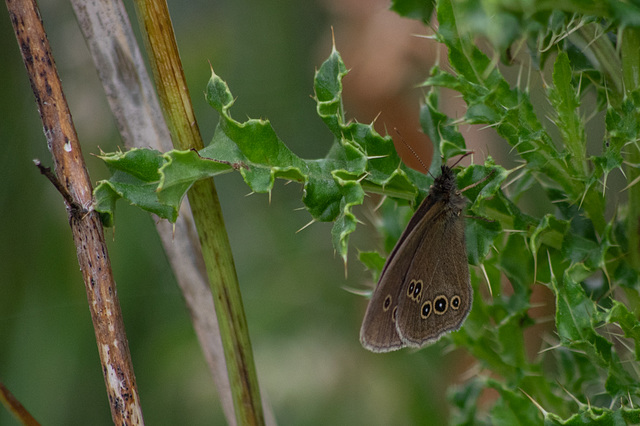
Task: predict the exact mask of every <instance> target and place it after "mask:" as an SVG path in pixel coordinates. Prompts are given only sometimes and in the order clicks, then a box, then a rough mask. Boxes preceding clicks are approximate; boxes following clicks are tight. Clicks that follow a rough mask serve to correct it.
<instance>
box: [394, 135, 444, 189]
mask: <svg viewBox="0 0 640 426" xmlns="http://www.w3.org/2000/svg"><path fill="white" fill-rule="evenodd" d="M393 130H395V131H396V133H397V134H398V137H399V138H400V140H401V141H402V143H403V144H404V146H406V147H407V148H409V151H411V153H412V154H413V156H414V157H416V160H418V162H419V163H420V165H421V166H422V168H423V169H424V170H425V172H427V174H430V175H431V172H430V171H429V168H428V167H427V166H426V165H425V164H424V161H422V158H420V156H419V155H418V153H417V152H416V151H415V150H414V149H413V148H412V147H411V145H409V144H408V143H407V141H406V140H404V138H403V137H402V135H401V134H400V131H399V130H398V128H397V127H394V128H393ZM431 177H433V178H435V176H433V175H431Z"/></svg>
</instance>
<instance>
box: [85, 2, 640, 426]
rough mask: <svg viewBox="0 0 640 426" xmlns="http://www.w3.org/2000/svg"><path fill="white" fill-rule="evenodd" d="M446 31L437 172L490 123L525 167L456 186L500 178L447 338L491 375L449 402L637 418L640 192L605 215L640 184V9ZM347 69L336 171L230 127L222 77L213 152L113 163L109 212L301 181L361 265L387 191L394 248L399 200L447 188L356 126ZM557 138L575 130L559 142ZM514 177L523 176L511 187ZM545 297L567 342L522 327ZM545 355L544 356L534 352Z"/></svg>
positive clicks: (555, 419) (494, 16) (329, 114)
mask: <svg viewBox="0 0 640 426" xmlns="http://www.w3.org/2000/svg"><path fill="white" fill-rule="evenodd" d="M430 4H431V3H430V2H428V1H426V2H416V1H410V0H407V1H401V0H396V1H394V2H393V6H392V7H393V9H394V10H396V11H398V12H399V13H401V14H402V15H404V16H409V17H412V18H416V19H419V20H422V21H425V22H427V21H429V17H430V10H431V9H430V6H429V5H430ZM437 18H438V20H437V21H438V25H439V27H438V30H437V33H436V35H435V38H436V40H437V41H438V42H440V43H442V44H444V45H445V46H446V48H447V50H448V59H449V66H447V67H445V66H439V65H437V66H435V67H434V68H433V69H432V70H431V74H430V76H429V77H428V78H427V79H426V80H425V82H424V86H425V87H428V88H429V91H428V93H427V94H426V97H425V103H424V106H423V108H422V110H421V123H422V126H423V129H424V131H425V133H426V134H427V135H428V136H429V137H430V138H431V140H432V141H433V143H434V148H435V151H436V153H437V155H436V156H435V159H434V164H432V166H431V170H432V171H433V170H436V169H437V167H438V165H439V162H440V161H441V160H440V155H442V157H444V158H445V159H446V158H450V157H452V156H456V155H459V154H461V153H464V152H465V151H466V144H465V140H464V138H463V136H462V134H461V133H460V132H459V131H458V125H459V124H460V123H465V124H481V125H483V126H490V127H492V128H493V129H495V131H496V132H497V134H498V135H499V136H500V138H501V140H503V141H504V142H506V144H508V145H509V146H510V149H511V151H512V155H514V156H516V157H517V159H518V160H520V161H521V162H522V163H523V164H522V166H521V167H518V168H515V169H512V170H507V169H505V168H503V167H501V166H499V165H496V164H495V163H494V161H493V160H492V159H489V160H487V162H486V163H485V164H484V165H474V166H471V167H468V168H465V169H464V170H461V171H460V172H459V174H458V184H459V186H460V187H466V186H468V185H470V184H472V183H473V182H477V181H478V180H480V179H482V178H483V177H485V176H488V175H489V174H491V176H490V178H489V179H488V180H487V181H486V182H484V183H483V185H480V186H478V187H475V188H473V189H472V190H469V191H467V192H465V195H466V196H467V197H469V199H470V203H469V206H468V215H469V216H470V219H469V220H467V248H468V256H469V263H470V264H471V265H474V266H473V267H472V284H473V286H474V288H475V292H476V295H477V296H476V297H475V298H474V305H473V308H472V311H471V313H470V315H469V317H468V319H467V321H466V323H465V325H464V326H463V328H462V329H461V330H460V331H459V332H457V333H454V334H452V335H451V336H450V338H449V339H450V340H451V341H452V342H453V343H455V344H456V345H458V346H461V347H464V348H466V350H468V351H469V352H470V353H471V354H472V355H473V356H474V357H475V359H476V360H477V362H478V363H479V365H480V366H481V368H482V369H483V370H484V371H485V372H486V373H483V374H482V375H480V376H478V377H476V378H475V379H473V380H470V381H469V382H467V383H465V384H463V385H460V386H459V387H458V388H457V389H455V390H453V391H452V392H451V402H452V405H453V406H454V407H455V408H456V411H455V412H454V414H453V416H454V418H453V420H454V421H455V422H456V423H460V424H509V425H512V424H523V425H526V424H541V423H543V422H544V423H545V424H568V425H573V424H584V423H589V424H632V423H638V422H639V421H640V409H637V408H634V407H637V406H638V405H639V404H640V380H639V379H640V377H639V374H640V369H639V367H640V366H639V365H638V361H640V322H639V321H638V312H640V297H638V281H639V280H638V268H637V265H639V264H640V261H639V259H637V250H635V251H634V250H632V249H630V247H632V246H633V242H634V241H635V242H637V241H638V239H637V236H635V237H634V235H633V233H632V232H631V231H632V230H633V229H636V230H637V221H638V219H637V218H638V215H639V213H640V212H639V211H638V209H639V208H640V201H639V200H637V199H636V195H637V194H636V193H634V192H633V191H630V192H629V202H628V205H619V206H613V208H614V209H615V213H614V214H611V213H609V214H607V211H606V207H607V205H608V204H611V201H610V194H609V192H608V191H607V186H606V182H607V177H608V176H609V174H610V173H612V172H614V171H616V170H623V164H627V166H628V167H627V170H628V171H629V179H630V180H629V183H630V184H632V183H634V184H635V182H632V176H637V175H638V173H637V171H636V169H637V168H638V163H640V161H638V159H637V154H635V153H636V152H637V150H638V148H637V146H636V143H637V140H638V135H639V134H640V128H639V127H640V126H639V123H640V116H639V111H640V109H639V106H640V97H639V96H638V93H637V92H636V91H635V87H625V84H622V82H623V80H624V79H625V78H626V77H625V75H626V73H627V71H626V67H631V68H633V67H635V69H639V68H640V63H637V62H638V55H636V56H635V57H621V55H620V53H619V52H620V48H619V45H621V44H622V43H623V40H622V38H623V37H624V34H627V33H623V32H621V29H623V28H627V30H626V31H631V32H633V31H637V30H635V29H634V28H635V27H637V26H639V25H640V8H638V7H637V6H633V5H632V3H622V2H618V1H614V0H608V1H602V2H586V3H583V2H576V1H566V2H563V1H560V2H554V3H553V4H550V3H548V2H543V1H538V2H524V3H522V4H517V2H515V3H514V2H511V1H506V0H503V1H488V0H486V1H463V0H459V1H454V0H442V1H438V2H437ZM629 28H631V29H629ZM630 34H631V35H633V33H630ZM479 37H484V38H485V39H486V40H488V41H489V42H490V45H491V46H492V48H493V49H494V52H496V53H494V54H493V57H491V56H488V55H487V54H485V52H484V51H483V50H481V49H480V48H478V45H479V43H476V41H477V40H478V39H479ZM589 37H591V38H589ZM518 45H519V46H522V45H526V46H528V48H529V49H530V54H531V55H530V56H531V59H532V61H531V63H532V64H534V65H538V66H541V67H543V66H544V65H545V63H547V62H549V66H552V74H551V75H552V78H551V82H550V83H549V84H548V85H547V87H546V96H547V100H548V103H549V105H550V106H551V108H552V113H551V114H549V115H550V118H551V122H545V123H544V124H543V122H542V121H541V120H540V119H539V118H538V115H539V114H540V111H537V108H536V106H534V104H533V103H532V102H531V98H530V93H529V87H520V84H518V85H515V86H514V85H513V84H510V83H509V82H508V81H507V80H506V79H505V78H504V77H503V75H502V73H501V69H500V67H499V66H498V64H499V63H500V62H501V60H502V61H505V62H507V63H506V65H505V66H508V65H510V63H509V61H510V60H511V58H510V57H511V55H512V52H510V50H511V47H512V46H518ZM485 50H486V49H485ZM634 61H636V62H634ZM346 72H347V71H346V68H345V65H344V64H343V62H342V59H341V58H340V55H339V54H338V52H337V51H336V50H335V49H334V50H333V51H332V53H331V55H330V56H329V58H328V59H327V60H326V61H325V62H324V63H323V64H322V66H321V67H320V69H319V70H318V71H317V73H316V76H315V84H314V87H315V94H316V97H315V100H316V103H317V112H318V116H319V117H320V119H321V120H323V122H324V123H325V124H326V126H327V127H328V128H329V130H330V131H331V132H332V134H333V136H334V140H333V141H332V145H331V147H330V149H328V153H327V155H326V157H325V158H322V159H315V160H305V159H301V158H299V157H298V156H296V155H295V154H294V153H292V152H291V151H290V150H289V149H288V148H287V147H286V145H285V144H284V143H283V142H282V141H281V140H280V139H279V138H278V136H277V135H276V132H275V130H274V129H273V127H272V126H271V124H270V123H269V122H268V121H265V120H254V119H249V120H247V121H245V122H242V123H241V122H237V121H235V120H234V119H233V118H231V114H230V110H231V107H232V105H233V102H234V98H233V96H232V94H231V92H230V90H229V88H228V87H227V85H226V83H225V82H224V81H223V80H222V79H220V77H218V76H217V75H215V74H212V77H211V79H210V81H209V84H208V86H207V90H206V98H207V100H208V102H209V104H210V105H211V106H212V107H213V108H214V109H216V110H217V111H218V113H219V114H220V122H219V124H218V127H217V129H216V131H215V134H214V137H213V139H212V141H211V143H210V144H209V146H207V147H206V148H205V149H203V150H202V151H200V152H199V153H195V152H177V151H172V152H169V153H165V154H161V153H157V152H152V151H145V150H134V151H130V152H128V153H124V154H123V153H117V154H109V155H103V156H102V157H101V158H103V159H104V160H105V161H106V162H107V164H108V165H109V167H110V168H111V169H112V170H113V171H114V174H113V177H112V178H111V179H110V180H109V181H105V182H102V183H101V184H100V185H99V186H98V188H97V189H96V199H97V206H96V208H97V209H98V210H99V211H100V212H102V213H103V214H104V215H105V217H106V223H111V222H112V217H113V208H114V203H115V200H116V199H117V198H119V197H123V198H126V199H127V200H128V201H129V202H131V203H133V204H136V205H139V206H140V207H142V208H144V209H146V210H149V211H151V212H153V213H155V214H157V215H159V216H160V217H163V218H167V219H169V220H175V217H176V215H177V209H178V206H179V204H180V201H181V199H182V197H183V196H184V194H185V193H186V191H187V190H188V189H189V187H190V186H191V185H192V183H193V182H194V181H195V180H197V179H201V178H204V177H210V176H215V175H217V174H219V173H225V172H230V171H233V170H237V171H238V172H239V173H240V174H241V175H242V177H243V178H244V180H245V182H246V183H247V185H249V186H250V187H251V189H252V190H253V191H256V192H269V191H271V190H272V187H273V183H274V180H275V178H282V179H287V180H292V181H296V182H299V183H300V184H302V185H303V186H304V196H303V198H302V202H303V203H304V205H305V207H306V208H307V209H308V211H309V212H310V213H311V215H312V217H313V218H314V219H315V220H319V221H331V222H334V225H333V229H332V238H333V243H334V247H335V249H336V250H337V251H338V252H339V253H340V255H341V256H343V257H344V258H345V259H346V256H347V251H348V238H349V235H350V233H352V232H353V231H354V230H355V228H356V225H357V223H358V220H357V219H356V217H355V215H354V213H353V207H354V206H356V205H359V204H362V202H363V200H364V195H365V192H376V193H381V194H385V195H387V196H389V198H388V199H387V200H386V201H385V202H384V203H383V204H382V206H381V209H380V212H381V215H382V222H381V223H382V226H381V233H382V234H383V236H384V237H385V238H386V239H387V240H386V241H387V242H388V243H387V244H386V246H387V247H386V248H387V249H390V247H391V246H392V245H393V242H394V241H395V238H397V237H398V235H399V232H400V230H401V229H398V227H397V226H396V225H395V224H397V221H394V220H389V218H392V217H397V210H395V209H394V208H393V207H394V206H393V205H394V204H395V203H396V202H397V201H401V200H402V201H404V204H406V202H407V201H408V202H409V203H410V204H411V205H412V206H414V207H416V206H417V205H418V203H419V202H420V200H421V199H422V198H423V197H424V196H425V193H426V192H425V191H426V190H427V188H428V183H429V182H430V180H431V178H430V177H427V176H425V175H423V174H420V173H417V172H414V171H412V170H410V169H408V168H406V167H405V166H404V165H403V164H402V162H401V161H400V159H399V157H398V156H397V154H396V152H395V150H394V148H393V144H392V141H391V139H390V138H389V137H388V136H386V137H383V136H380V135H378V134H377V133H376V132H375V131H374V130H373V127H372V126H371V125H365V124H360V123H356V122H350V121H348V120H347V119H345V116H344V111H343V107H342V77H343V76H344V75H345V74H346ZM630 72H631V71H629V73H630ZM442 88H446V89H451V90H454V91H456V92H458V93H459V94H460V95H461V97H462V99H463V100H464V102H465V103H466V106H467V109H466V113H465V115H464V117H462V119H459V120H456V121H454V120H453V119H452V118H449V117H447V116H446V115H445V114H444V113H443V112H442V111H441V110H440V109H439V105H438V100H439V90H440V89H442ZM593 94H595V99H596V102H595V104H596V106H595V108H596V110H597V111H596V112H599V111H603V114H600V115H599V116H598V115H597V114H594V117H596V118H594V119H598V118H597V117H600V119H602V121H603V123H602V125H603V126H604V128H605V136H604V140H603V141H602V143H601V149H600V151H599V152H598V153H597V154H596V155H589V154H588V150H587V131H586V127H585V125H586V118H585V116H584V111H583V109H582V104H583V102H584V100H585V96H589V95H591V96H592V98H593ZM551 127H555V129H554V130H555V134H557V135H559V136H558V137H557V138H556V139H555V140H554V138H553V137H552V135H551V133H550V132H549V130H550V128H551ZM634 155H635V157H634ZM507 178H510V179H511V180H512V181H511V182H510V184H509V185H508V186H507V185H505V182H506V181H507ZM536 188H537V189H539V192H538V194H541V195H540V196H544V197H546V202H547V203H548V204H549V205H550V206H553V207H552V209H553V210H550V211H546V212H544V213H543V214H541V215H540V217H534V216H532V215H530V214H527V213H525V212H523V211H522V210H521V203H522V201H523V200H526V199H527V195H528V194H530V193H531V191H532V190H533V189H536ZM638 196H640V194H638ZM610 208H611V206H610ZM634 222H635V223H636V225H633V224H634ZM633 226H636V228H633ZM634 238H635V239H634ZM360 260H361V261H362V262H363V263H364V264H365V265H366V267H367V268H369V269H371V270H372V272H373V274H374V275H377V274H378V273H379V272H380V269H381V268H382V265H383V263H384V262H383V258H382V257H381V256H380V255H378V254H377V253H374V252H363V253H360ZM486 287H488V288H489V289H490V292H485V291H484V289H485V288H486ZM536 287H544V288H546V289H547V291H549V292H551V293H552V294H553V295H554V299H555V300H554V303H555V316H554V323H555V329H554V330H553V331H551V332H549V333H547V334H545V335H544V336H534V338H533V339H532V338H531V336H529V337H525V335H524V332H525V331H526V330H527V329H529V328H530V327H531V326H533V325H535V324H536V323H537V321H538V320H536V319H534V318H533V315H532V309H534V308H535V306H534V305H533V304H532V302H531V296H532V292H533V291H534V289H535V288H536ZM620 330H621V333H620ZM531 345H534V347H533V351H534V352H536V353H538V355H537V356H535V357H531V356H530V355H528V349H529V350H530V349H532V348H531ZM529 352H530V351H529ZM416 361H417V360H416ZM484 389H493V390H494V391H495V393H496V394H497V395H498V396H497V398H496V400H495V402H493V403H492V405H491V406H490V407H489V408H488V409H484V408H481V407H479V405H478V401H479V400H480V398H481V397H482V395H483V390H484Z"/></svg>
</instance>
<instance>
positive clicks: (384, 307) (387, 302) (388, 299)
mask: <svg viewBox="0 0 640 426" xmlns="http://www.w3.org/2000/svg"><path fill="white" fill-rule="evenodd" d="M389 306H391V295H390V294H387V297H385V298H384V303H383V304H382V310H383V311H385V312H387V311H388V310H389Z"/></svg>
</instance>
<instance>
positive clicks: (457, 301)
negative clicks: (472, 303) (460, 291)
mask: <svg viewBox="0 0 640 426" xmlns="http://www.w3.org/2000/svg"><path fill="white" fill-rule="evenodd" d="M459 307H460V296H453V297H452V298H451V309H456V310H457V309H458V308H459Z"/></svg>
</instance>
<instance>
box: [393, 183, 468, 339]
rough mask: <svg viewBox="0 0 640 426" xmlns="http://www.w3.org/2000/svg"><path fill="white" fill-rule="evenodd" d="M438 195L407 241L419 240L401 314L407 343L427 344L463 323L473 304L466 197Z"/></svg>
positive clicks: (398, 316)
mask: <svg viewBox="0 0 640 426" xmlns="http://www.w3.org/2000/svg"><path fill="white" fill-rule="evenodd" d="M440 195H441V196H440ZM437 198H438V201H437V202H436V203H435V204H434V205H433V207H432V208H431V209H430V211H429V214H427V215H426V216H425V217H424V218H423V219H424V220H422V221H420V222H419V224H418V225H417V227H416V229H415V230H414V232H412V234H411V235H410V236H409V238H408V240H407V242H406V244H407V246H411V247H413V246H414V245H415V246H416V250H415V251H414V252H413V255H412V256H411V257H410V259H411V262H410V264H409V266H408V269H407V272H406V274H405V276H404V282H403V285H402V291H401V292H400V295H399V296H398V310H397V314H396V329H397V332H398V334H399V336H400V338H401V340H402V341H403V343H404V344H405V345H406V346H416V347H420V346H424V345H425V344H427V343H430V342H433V341H436V340H438V339H439V338H440V337H441V336H442V335H443V334H445V333H448V332H451V331H454V330H457V329H459V328H460V327H461V326H462V323H463V322H464V320H465V318H466V317H467V315H468V313H469V310H470V309H471V303H472V299H473V290H472V288H471V284H470V281H469V266H468V262H467V250H466V246H465V240H464V219H463V217H462V216H461V212H462V206H464V203H465V201H464V199H463V197H462V196H461V195H460V194H459V193H457V192H454V191H452V192H451V193H450V194H439V196H437ZM414 239H415V240H416V241H417V243H416V242H414V241H411V240H414Z"/></svg>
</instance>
